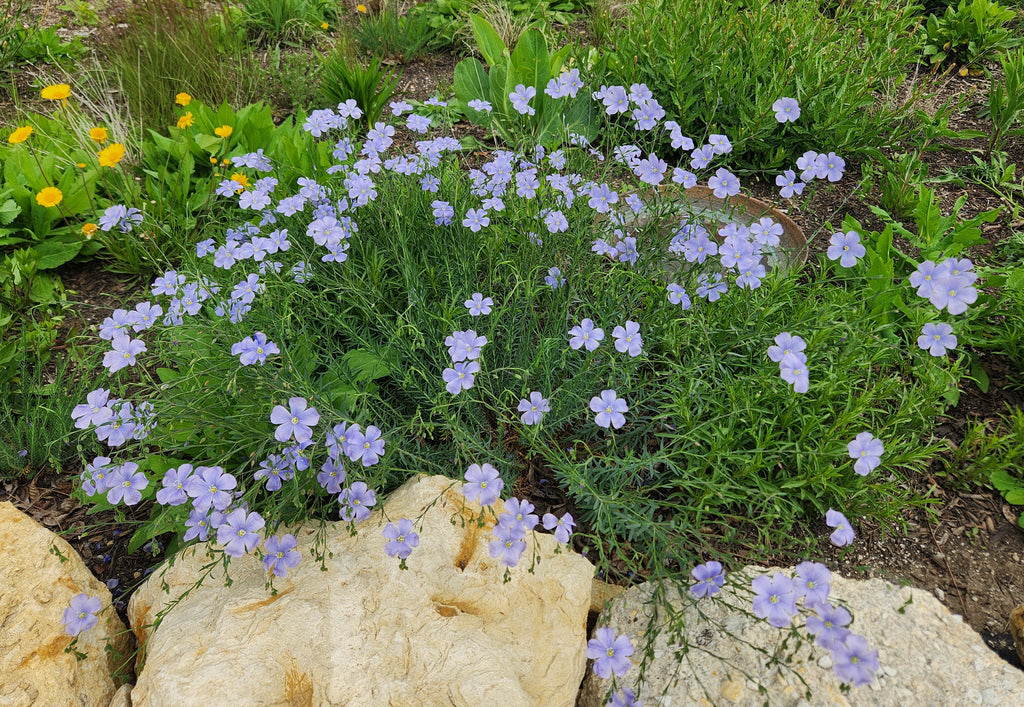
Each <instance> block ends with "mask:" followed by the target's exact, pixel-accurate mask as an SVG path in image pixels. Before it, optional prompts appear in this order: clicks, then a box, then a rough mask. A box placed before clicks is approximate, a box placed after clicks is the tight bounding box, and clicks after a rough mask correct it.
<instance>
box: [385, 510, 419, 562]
mask: <svg viewBox="0 0 1024 707" xmlns="http://www.w3.org/2000/svg"><path fill="white" fill-rule="evenodd" d="M383 535H384V537H385V538H387V540H388V542H387V543H385V544H384V552H386V553H387V554H388V555H390V556H391V557H397V558H399V559H401V560H404V559H405V558H407V557H408V556H409V555H411V554H412V551H413V548H415V547H416V546H417V545H419V544H420V536H419V534H418V533H417V532H416V531H415V530H413V525H412V521H411V520H409V519H408V518H399V519H398V524H397V525H396V524H395V523H388V524H387V525H386V526H384V531H383Z"/></svg>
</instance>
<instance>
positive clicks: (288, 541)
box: [263, 533, 302, 577]
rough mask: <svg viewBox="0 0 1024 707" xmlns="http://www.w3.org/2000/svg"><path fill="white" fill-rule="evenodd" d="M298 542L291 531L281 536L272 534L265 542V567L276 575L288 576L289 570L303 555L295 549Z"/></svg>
mask: <svg viewBox="0 0 1024 707" xmlns="http://www.w3.org/2000/svg"><path fill="white" fill-rule="evenodd" d="M298 544H299V542H298V540H296V539H295V536H294V535H292V534H291V533H288V534H286V535H282V536H281V537H280V538H278V537H277V536H276V535H271V536H270V537H269V538H267V539H266V540H265V541H264V542H263V549H264V550H265V553H264V555H263V569H264V570H266V571H267V572H270V573H271V574H273V575H274V576H275V577H284V576H287V574H288V571H289V570H293V569H295V566H296V565H298V564H299V561H300V560H301V559H302V555H301V554H300V553H299V551H298V550H296V549H295V547H296V546H297V545H298Z"/></svg>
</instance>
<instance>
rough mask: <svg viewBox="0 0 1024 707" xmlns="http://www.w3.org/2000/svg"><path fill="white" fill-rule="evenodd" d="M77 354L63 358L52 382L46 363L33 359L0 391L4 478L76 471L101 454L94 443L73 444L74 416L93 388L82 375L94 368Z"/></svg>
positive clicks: (25, 361)
mask: <svg viewBox="0 0 1024 707" xmlns="http://www.w3.org/2000/svg"><path fill="white" fill-rule="evenodd" d="M0 330H2V327H0ZM73 353H74V355H66V356H63V357H61V359H60V360H59V361H58V362H57V364H56V366H54V367H53V371H52V373H51V374H49V375H50V376H52V379H51V380H47V378H48V377H49V376H48V375H47V374H46V372H45V368H46V367H45V366H44V363H45V358H37V357H35V356H31V355H30V356H28V357H26V358H24V359H22V360H21V361H20V363H19V365H17V366H16V367H14V368H15V371H16V373H17V375H16V376H14V377H13V380H10V381H7V380H5V383H4V385H3V386H0V430H2V431H0V479H16V478H19V477H23V478H31V477H32V476H35V474H37V473H38V472H39V471H41V470H43V469H50V470H53V471H57V472H61V471H65V470H66V469H68V468H70V467H75V466H77V465H78V463H79V462H78V460H79V458H80V456H81V455H82V454H90V453H95V452H97V451H99V445H98V444H97V443H96V441H95V440H92V439H85V440H79V441H78V443H77V444H74V443H73V438H74V437H75V436H77V435H76V433H75V429H74V421H73V419H72V417H71V411H72V409H73V408H74V407H75V405H76V404H77V403H76V400H78V399H79V398H81V397H82V396H83V395H85V394H86V393H87V392H88V391H89V390H90V389H91V386H90V383H91V381H90V379H89V378H88V377H87V376H84V375H82V372H83V371H84V370H88V369H89V367H90V366H89V364H90V363H92V364H95V361H87V360H85V359H83V358H82V356H81V352H80V351H76V352H73ZM0 370H2V366H0Z"/></svg>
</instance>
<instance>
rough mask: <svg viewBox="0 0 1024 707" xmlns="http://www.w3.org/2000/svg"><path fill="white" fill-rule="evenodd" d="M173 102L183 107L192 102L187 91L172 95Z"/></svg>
mask: <svg viewBox="0 0 1024 707" xmlns="http://www.w3.org/2000/svg"><path fill="white" fill-rule="evenodd" d="M174 102H175V103H177V104H178V105H179V106H182V107H184V106H187V105H188V104H189V103H191V102H192V96H190V95H188V94H187V93H179V94H178V95H177V96H175V97H174Z"/></svg>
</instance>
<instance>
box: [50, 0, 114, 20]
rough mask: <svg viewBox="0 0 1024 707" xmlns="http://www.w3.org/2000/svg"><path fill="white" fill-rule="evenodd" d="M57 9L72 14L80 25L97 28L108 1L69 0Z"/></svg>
mask: <svg viewBox="0 0 1024 707" xmlns="http://www.w3.org/2000/svg"><path fill="white" fill-rule="evenodd" d="M57 9H59V10H64V11H65V12H70V13H72V14H73V15H74V16H75V21H76V22H77V23H78V24H80V25H88V26H95V25H98V24H99V23H100V14H99V13H100V12H101V11H103V10H106V9H107V3H106V0H95V1H92V0H68V2H66V3H64V4H63V5H58V7H57Z"/></svg>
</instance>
